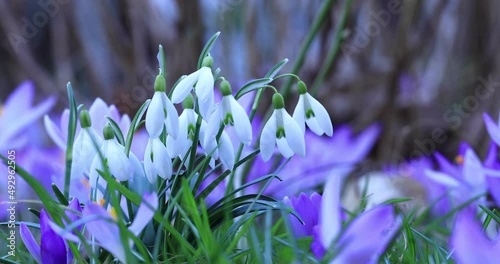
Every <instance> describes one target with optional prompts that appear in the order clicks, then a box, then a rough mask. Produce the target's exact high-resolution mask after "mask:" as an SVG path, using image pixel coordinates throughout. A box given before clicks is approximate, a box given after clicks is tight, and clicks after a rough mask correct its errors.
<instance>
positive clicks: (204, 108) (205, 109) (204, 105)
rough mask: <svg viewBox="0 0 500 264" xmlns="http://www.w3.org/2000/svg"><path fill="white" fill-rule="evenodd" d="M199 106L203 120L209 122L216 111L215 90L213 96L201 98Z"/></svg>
mask: <svg viewBox="0 0 500 264" xmlns="http://www.w3.org/2000/svg"><path fill="white" fill-rule="evenodd" d="M198 105H199V107H200V114H201V117H202V118H203V120H208V118H209V117H210V116H211V114H212V113H213V111H214V93H213V88H212V92H211V94H209V95H208V96H207V98H206V99H202V98H199V100H198Z"/></svg>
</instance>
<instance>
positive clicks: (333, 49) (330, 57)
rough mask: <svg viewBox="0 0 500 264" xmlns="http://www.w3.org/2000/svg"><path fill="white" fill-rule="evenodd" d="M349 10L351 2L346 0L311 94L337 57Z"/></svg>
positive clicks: (315, 91) (314, 91)
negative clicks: (330, 45)
mask: <svg viewBox="0 0 500 264" xmlns="http://www.w3.org/2000/svg"><path fill="white" fill-rule="evenodd" d="M350 10H351V0H346V2H345V4H344V9H343V10H342V15H341V16H340V20H339V24H338V27H337V31H336V32H335V36H334V38H335V39H334V41H333V42H332V47H331V49H330V51H329V52H328V55H327V56H326V59H325V60H324V61H323V65H321V69H320V71H319V73H318V75H317V76H316V79H314V83H313V85H312V89H311V94H313V95H314V94H316V93H317V92H318V90H319V87H320V85H321V83H323V80H324V79H325V77H326V75H327V74H328V72H329V71H330V69H331V68H332V65H333V61H334V60H335V58H336V57H337V54H338V52H339V50H340V44H341V43H342V39H343V36H342V35H343V32H344V28H345V24H346V21H347V15H348V14H349V11H350Z"/></svg>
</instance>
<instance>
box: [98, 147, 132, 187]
mask: <svg viewBox="0 0 500 264" xmlns="http://www.w3.org/2000/svg"><path fill="white" fill-rule="evenodd" d="M107 141H111V142H110V143H109V147H108V151H107V152H106V155H105V156H106V158H107V160H108V167H109V172H110V173H111V174H112V175H113V176H115V178H117V179H118V180H120V181H126V180H128V179H129V178H130V176H131V175H132V167H131V165H130V161H129V159H128V157H127V155H125V152H124V151H123V149H122V148H121V147H120V145H119V144H118V143H117V142H116V141H113V140H107Z"/></svg>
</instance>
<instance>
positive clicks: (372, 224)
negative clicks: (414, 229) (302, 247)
mask: <svg viewBox="0 0 500 264" xmlns="http://www.w3.org/2000/svg"><path fill="white" fill-rule="evenodd" d="M342 181H343V179H342V178H340V177H331V178H330V179H329V180H328V181H327V183H326V186H325V191H324V194H323V200H322V204H321V212H320V220H319V221H320V222H319V225H318V227H317V229H316V231H317V233H316V234H319V236H318V235H316V236H314V241H315V242H317V243H315V244H313V245H315V246H316V247H317V248H316V252H315V253H316V255H317V256H318V257H322V254H321V253H324V250H326V249H328V248H330V245H331V244H332V243H333V242H334V241H336V244H335V246H334V250H335V251H336V252H335V253H337V254H335V259H334V260H332V262H330V263H376V262H377V260H378V258H379V257H380V255H381V254H382V253H383V252H384V251H385V249H386V248H387V246H388V245H389V243H390V242H391V241H392V239H393V237H394V236H395V235H396V233H397V232H398V230H399V228H400V227H401V224H402V220H401V217H398V216H395V215H394V210H393V208H392V206H391V205H384V206H378V207H374V208H372V209H370V210H368V211H366V212H364V213H362V214H360V215H358V216H357V217H356V218H355V219H354V220H353V221H352V222H351V223H350V224H349V226H348V227H347V228H346V229H345V230H344V231H343V232H341V229H342V220H341V219H342V218H341V208H340V193H341V186H342ZM336 238H338V239H337V240H336ZM321 249H323V250H321Z"/></svg>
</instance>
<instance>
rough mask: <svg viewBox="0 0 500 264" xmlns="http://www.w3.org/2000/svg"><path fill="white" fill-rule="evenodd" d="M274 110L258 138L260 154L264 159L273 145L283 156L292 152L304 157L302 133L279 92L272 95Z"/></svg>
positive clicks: (268, 155) (265, 159)
mask: <svg viewBox="0 0 500 264" xmlns="http://www.w3.org/2000/svg"><path fill="white" fill-rule="evenodd" d="M273 107H274V112H273V114H272V115H271V117H270V118H269V120H268V121H267V123H266V125H265V126H264V128H263V129H262V135H261V138H260V154H261V156H262V159H263V160H264V161H268V160H269V159H270V158H271V156H272V155H273V151H274V146H275V145H278V148H279V150H280V152H281V154H282V155H283V157H285V158H290V157H292V156H293V154H294V153H297V154H299V155H300V156H302V157H304V156H305V154H306V148H305V142H304V133H302V132H301V131H302V130H301V129H300V126H299V124H297V122H296V121H295V119H293V118H292V117H291V116H290V114H288V112H287V111H286V110H285V102H284V100H283V96H281V94H279V93H275V94H274V95H273Z"/></svg>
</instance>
